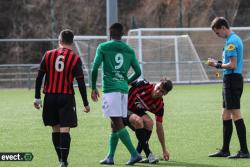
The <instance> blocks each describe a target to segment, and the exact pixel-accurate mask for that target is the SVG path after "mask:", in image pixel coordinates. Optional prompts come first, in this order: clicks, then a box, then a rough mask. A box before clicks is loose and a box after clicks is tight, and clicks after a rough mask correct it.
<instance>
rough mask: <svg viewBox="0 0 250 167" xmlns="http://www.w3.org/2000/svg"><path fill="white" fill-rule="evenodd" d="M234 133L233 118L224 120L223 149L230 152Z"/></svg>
mask: <svg viewBox="0 0 250 167" xmlns="http://www.w3.org/2000/svg"><path fill="white" fill-rule="evenodd" d="M232 133H233V122H232V120H231V119H230V120H223V146H222V151H224V152H229V145H230V141H231V137H232Z"/></svg>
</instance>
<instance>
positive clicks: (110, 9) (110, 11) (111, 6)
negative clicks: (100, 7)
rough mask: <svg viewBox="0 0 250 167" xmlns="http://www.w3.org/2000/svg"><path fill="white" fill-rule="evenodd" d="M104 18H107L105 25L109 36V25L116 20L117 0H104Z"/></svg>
mask: <svg viewBox="0 0 250 167" xmlns="http://www.w3.org/2000/svg"><path fill="white" fill-rule="evenodd" d="M106 18H107V27H106V30H107V32H106V34H107V37H109V27H110V26H111V25H112V24H113V23H115V22H118V10H117V0H106Z"/></svg>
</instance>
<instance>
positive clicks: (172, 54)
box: [127, 31, 208, 83]
mask: <svg viewBox="0 0 250 167" xmlns="http://www.w3.org/2000/svg"><path fill="white" fill-rule="evenodd" d="M127 43H128V44H129V45H130V46H132V47H133V48H134V49H135V52H136V55H137V56H138V59H139V61H140V64H141V69H142V77H144V78H146V79H148V80H149V81H153V82H157V81H159V80H160V79H161V78H162V77H164V76H166V77H168V78H170V79H171V80H172V81H175V82H176V83H186V82H203V81H208V76H207V74H206V71H205V69H204V66H203V63H202V61H201V60H200V58H199V56H198V54H197V52H196V50H195V47H194V45H193V43H192V40H191V39H190V37H189V36H188V35H142V33H141V32H140V31H133V32H130V33H129V35H128V38H127Z"/></svg>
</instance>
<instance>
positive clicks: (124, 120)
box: [122, 110, 146, 131]
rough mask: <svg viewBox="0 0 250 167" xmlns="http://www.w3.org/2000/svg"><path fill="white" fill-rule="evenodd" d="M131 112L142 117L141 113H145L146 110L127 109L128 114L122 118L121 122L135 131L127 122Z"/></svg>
mask: <svg viewBox="0 0 250 167" xmlns="http://www.w3.org/2000/svg"><path fill="white" fill-rule="evenodd" d="M131 114H136V115H138V116H139V117H142V116H143V115H145V114H146V112H145V111H144V110H136V112H135V113H134V112H131V111H129V110H128V116H127V117H126V118H123V119H122V120H123V124H124V126H128V127H129V128H130V129H131V130H133V131H135V128H134V127H133V126H132V125H131V123H130V122H129V117H130V115H131Z"/></svg>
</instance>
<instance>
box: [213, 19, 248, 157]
mask: <svg viewBox="0 0 250 167" xmlns="http://www.w3.org/2000/svg"><path fill="white" fill-rule="evenodd" d="M211 28H212V30H213V31H214V32H215V33H216V35H217V36H218V37H221V38H224V39H225V40H226V42H225V45H224V48H223V54H222V58H223V61H218V62H217V61H215V60H214V59H210V58H209V59H208V65H209V66H212V67H216V68H218V69H223V76H224V77H223V91H222V95H223V111H222V120H223V145H222V148H221V149H220V150H219V151H217V152H215V153H213V154H210V155H209V157H228V158H249V151H248V148H247V140H246V126H245V123H244V120H243V118H242V115H241V112H240V98H241V94H242V92H243V77H242V68H243V43H242V40H241V39H240V37H239V36H237V35H236V34H235V33H234V32H233V31H231V29H230V27H229V24H228V21H227V20H226V19H225V18H223V17H216V18H215V19H214V20H213V21H212V24H211ZM233 121H234V124H235V127H236V131H237V135H238V138H239V142H240V150H239V151H238V153H237V154H235V155H231V156H230V149H229V145H230V140H231V136H232V133H233Z"/></svg>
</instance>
